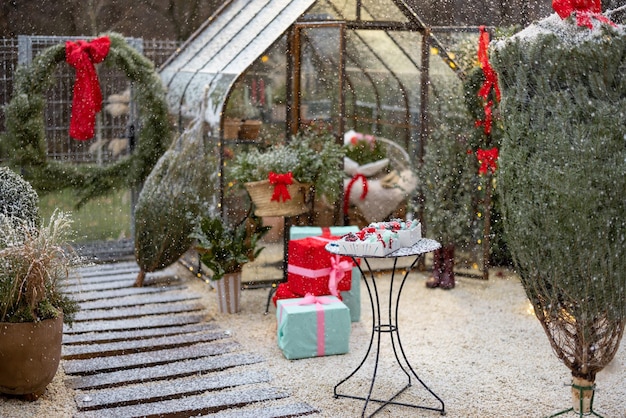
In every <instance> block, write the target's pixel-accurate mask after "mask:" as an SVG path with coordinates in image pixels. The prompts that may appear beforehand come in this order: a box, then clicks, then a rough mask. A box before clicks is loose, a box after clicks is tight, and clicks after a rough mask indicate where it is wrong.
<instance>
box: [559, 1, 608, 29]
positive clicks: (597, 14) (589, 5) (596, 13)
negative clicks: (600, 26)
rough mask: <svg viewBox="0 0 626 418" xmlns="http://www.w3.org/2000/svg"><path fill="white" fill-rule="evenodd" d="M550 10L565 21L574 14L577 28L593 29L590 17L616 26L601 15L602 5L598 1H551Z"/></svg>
mask: <svg viewBox="0 0 626 418" xmlns="http://www.w3.org/2000/svg"><path fill="white" fill-rule="evenodd" d="M552 8H553V9H554V11H555V12H557V14H558V15H559V16H560V17H561V19H567V18H568V17H569V16H570V15H571V14H572V13H574V12H576V24H577V25H578V26H587V27H588V28H589V29H593V23H591V18H592V17H593V18H595V19H596V20H598V21H600V22H602V23H608V24H609V25H611V26H617V25H615V23H613V22H611V21H610V20H609V19H608V18H607V17H606V16H603V15H602V14H601V13H602V4H601V3H600V0H552Z"/></svg>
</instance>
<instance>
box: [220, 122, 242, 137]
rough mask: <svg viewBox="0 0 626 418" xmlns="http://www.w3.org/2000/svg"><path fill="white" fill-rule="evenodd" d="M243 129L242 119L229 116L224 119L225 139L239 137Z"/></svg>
mask: <svg viewBox="0 0 626 418" xmlns="http://www.w3.org/2000/svg"><path fill="white" fill-rule="evenodd" d="M240 129H241V120H239V119H232V118H227V119H225V120H224V135H223V136H224V139H237V138H238V137H239V130H240Z"/></svg>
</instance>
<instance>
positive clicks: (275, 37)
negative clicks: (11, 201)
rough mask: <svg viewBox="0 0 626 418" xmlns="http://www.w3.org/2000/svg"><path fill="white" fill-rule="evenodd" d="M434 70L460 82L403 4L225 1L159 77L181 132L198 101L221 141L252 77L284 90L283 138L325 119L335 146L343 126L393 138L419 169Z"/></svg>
mask: <svg viewBox="0 0 626 418" xmlns="http://www.w3.org/2000/svg"><path fill="white" fill-rule="evenodd" d="M474 30H475V29H474ZM433 50H436V51H437V55H438V57H439V59H437V60H433V61H436V63H435V62H431V55H432V51H433ZM276 56H282V58H283V59H284V62H283V67H284V68H283V69H282V72H280V74H281V75H282V76H281V77H279V79H278V80H276V78H272V77H270V76H268V73H269V72H271V70H272V69H271V68H268V67H269V65H268V64H267V60H269V61H270V62H271V61H273V60H274V57H276ZM268 57H269V58H268ZM435 64H436V65H435ZM434 67H437V68H436V71H438V72H442V71H447V72H449V73H452V74H453V73H456V74H457V75H459V76H462V70H461V69H460V68H459V66H457V65H456V63H455V62H454V61H453V60H452V59H451V58H450V56H449V55H448V53H446V51H445V49H444V48H443V47H442V44H441V43H440V42H439V41H438V39H437V38H436V37H435V36H434V34H433V31H432V30H431V29H430V28H429V27H427V26H426V25H425V24H424V22H422V20H421V19H420V17H419V16H418V15H417V14H416V13H415V12H414V10H413V9H412V8H411V7H410V5H409V4H408V2H406V1H403V0H376V1H374V0H347V1H346V0H341V1H339V0H263V1H249V0H230V1H227V2H225V3H224V5H223V6H222V7H221V8H220V9H219V10H218V11H217V12H216V14H215V15H214V16H213V17H212V18H211V19H209V20H207V21H206V22H205V24H204V25H203V26H202V27H201V28H200V29H199V30H198V31H196V33H195V34H194V35H193V36H192V37H191V38H190V39H189V40H188V41H187V42H186V43H185V44H183V46H182V47H181V48H180V50H179V51H177V53H176V54H174V55H173V56H172V57H171V58H170V59H169V60H168V61H166V62H165V63H164V65H163V66H162V67H161V69H160V74H161V76H162V79H163V81H164V83H165V85H166V87H167V90H168V96H167V100H168V105H169V107H170V110H171V111H172V112H173V113H175V114H176V115H177V116H178V121H179V128H180V129H181V130H182V129H183V127H184V124H185V121H186V120H188V119H190V118H192V117H194V115H195V113H196V112H197V111H198V109H200V107H201V103H203V102H204V103H203V104H204V106H206V111H205V117H204V119H205V121H206V122H207V124H208V126H209V130H210V132H211V134H212V135H213V136H216V137H220V138H223V132H224V120H225V115H226V110H227V104H228V102H229V99H230V98H231V95H232V94H233V92H234V91H235V90H236V89H237V87H238V85H239V84H241V83H244V82H245V79H246V78H250V77H251V74H256V76H257V78H259V79H260V78H262V80H263V82H264V86H266V89H267V90H269V89H270V88H272V87H276V86H275V85H273V84H276V82H277V81H278V82H279V83H283V85H282V86H281V87H282V88H283V89H284V90H285V93H284V103H285V104H286V114H285V119H284V121H283V122H284V128H283V129H284V137H285V138H289V136H290V135H291V134H294V133H296V132H297V131H298V130H299V129H300V127H301V126H302V125H303V124H306V123H307V122H309V121H310V119H317V120H319V119H323V120H325V121H326V122H328V124H329V125H330V126H332V128H333V129H334V131H335V133H336V134H337V137H338V138H339V136H340V135H341V134H342V133H343V132H344V130H345V129H348V128H349V129H355V130H357V131H358V130H359V129H363V128H365V129H366V130H367V131H372V133H373V134H375V135H379V136H383V137H388V138H392V139H393V140H394V141H396V142H397V143H398V144H399V145H401V146H402V147H403V148H404V149H405V150H406V151H407V152H408V153H409V154H410V155H411V157H412V159H413V161H416V162H418V163H419V162H420V161H421V159H422V156H423V154H424V144H425V143H426V140H427V137H428V130H429V126H428V112H427V106H428V88H427V87H428V85H429V83H430V75H431V72H432V71H433V68H434ZM283 77H284V78H283ZM307 77H308V78H307ZM319 91H323V92H324V93H326V97H324V98H323V100H322V99H321V98H320V97H311V96H313V95H315V92H319ZM311 93H313V94H311ZM249 95H250V91H249V89H248V91H247V98H248V99H249ZM323 95H324V94H321V96H323ZM307 96H308V97H307ZM309 99H311V100H309ZM315 99H317V100H315ZM307 102H308V103H307ZM320 104H322V105H323V104H326V111H325V112H322V113H323V114H322V115H321V116H320V115H313V116H312V117H307V116H306V112H307V110H311V108H312V107H315V105H320ZM305 105H306V106H305ZM329 105H330V107H329ZM266 107H269V106H267V105H266ZM221 190H223V187H222V188H221ZM222 197H223V196H222Z"/></svg>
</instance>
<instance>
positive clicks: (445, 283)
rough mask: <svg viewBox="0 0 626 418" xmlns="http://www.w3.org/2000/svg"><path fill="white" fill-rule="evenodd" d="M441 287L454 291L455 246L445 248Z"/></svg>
mask: <svg viewBox="0 0 626 418" xmlns="http://www.w3.org/2000/svg"><path fill="white" fill-rule="evenodd" d="M439 287H440V288H442V289H454V245H447V246H445V247H444V248H443V272H442V274H441V276H440V280H439Z"/></svg>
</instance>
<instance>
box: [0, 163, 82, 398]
mask: <svg viewBox="0 0 626 418" xmlns="http://www.w3.org/2000/svg"><path fill="white" fill-rule="evenodd" d="M0 174H1V175H0V180H1V181H0V190H2V193H0V194H1V195H2V200H0V393H5V394H9V395H25V396H26V398H27V399H33V400H34V399H37V398H38V397H39V396H40V395H41V394H43V392H44V391H45V389H46V386H47V385H48V384H49V383H50V382H51V381H52V379H53V378H54V376H55V374H56V371H57V369H58V366H59V361H60V359H61V340H62V336H63V323H64V322H65V323H67V324H71V323H72V320H73V318H74V314H75V313H76V311H77V307H78V305H77V303H76V302H75V301H73V300H71V299H70V298H69V297H68V296H67V295H65V294H64V293H63V291H62V283H61V281H62V279H63V278H66V277H67V276H68V274H69V271H70V268H71V267H72V266H74V265H76V264H77V262H78V257H77V256H75V255H74V254H73V253H72V252H71V251H70V250H68V246H67V242H68V241H69V239H70V238H71V235H72V229H71V221H70V218H69V217H68V215H67V214H65V213H63V212H54V214H53V215H52V217H51V219H50V221H49V223H48V224H43V225H40V223H41V221H40V220H39V219H37V218H36V217H35V216H32V214H33V212H31V214H30V215H27V216H26V217H24V218H20V217H19V216H18V215H17V213H21V210H17V211H16V210H15V208H16V206H17V207H22V206H23V203H24V202H25V201H28V202H31V201H32V199H28V198H27V199H24V196H20V192H19V191H20V190H21V191H26V192H27V194H28V195H29V196H30V197H34V199H35V201H36V196H37V195H36V193H34V191H33V190H32V188H30V186H29V185H28V183H26V182H25V181H24V180H22V179H21V177H19V176H18V175H17V174H14V173H13V174H10V173H9V171H8V169H2V172H1V173H0ZM16 186H17V187H16ZM31 203H32V202H31ZM24 213H26V212H24ZM37 213H38V212H37Z"/></svg>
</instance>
